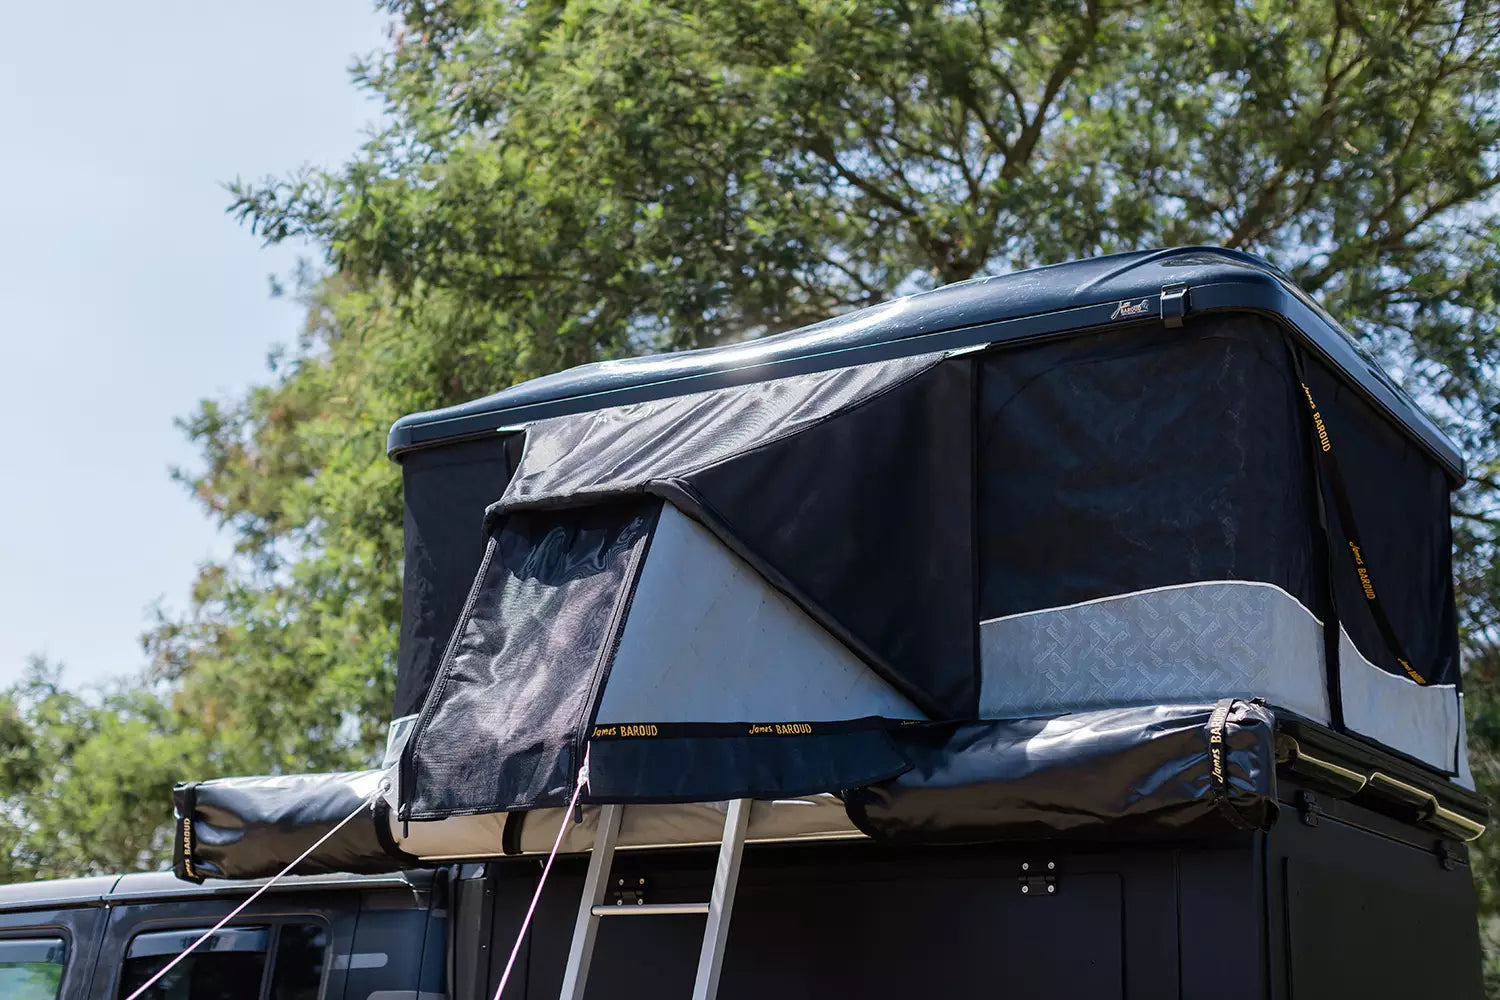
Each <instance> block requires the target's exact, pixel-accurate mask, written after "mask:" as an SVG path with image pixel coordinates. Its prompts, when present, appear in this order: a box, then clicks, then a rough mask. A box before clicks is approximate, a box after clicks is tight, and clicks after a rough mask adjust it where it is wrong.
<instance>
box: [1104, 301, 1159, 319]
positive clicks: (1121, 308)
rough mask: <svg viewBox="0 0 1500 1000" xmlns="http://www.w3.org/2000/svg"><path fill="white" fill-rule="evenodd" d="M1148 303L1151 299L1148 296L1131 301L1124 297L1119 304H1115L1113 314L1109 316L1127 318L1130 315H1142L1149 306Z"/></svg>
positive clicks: (1111, 317)
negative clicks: (1137, 300)
mask: <svg viewBox="0 0 1500 1000" xmlns="http://www.w3.org/2000/svg"><path fill="white" fill-rule="evenodd" d="M1150 305H1151V300H1150V299H1149V298H1144V299H1141V300H1140V301H1139V302H1132V301H1130V300H1129V299H1126V300H1125V301H1124V302H1121V303H1120V304H1119V305H1117V306H1115V311H1114V314H1113V315H1112V316H1110V317H1109V318H1110V319H1128V318H1129V317H1131V316H1144V315H1146V310H1147V309H1148V308H1149V307H1150Z"/></svg>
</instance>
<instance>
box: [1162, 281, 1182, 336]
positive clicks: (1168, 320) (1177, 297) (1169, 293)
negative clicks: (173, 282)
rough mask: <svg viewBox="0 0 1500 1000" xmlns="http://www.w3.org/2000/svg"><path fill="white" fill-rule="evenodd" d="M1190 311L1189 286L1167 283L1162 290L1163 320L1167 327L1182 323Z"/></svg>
mask: <svg viewBox="0 0 1500 1000" xmlns="http://www.w3.org/2000/svg"><path fill="white" fill-rule="evenodd" d="M1187 311H1188V286H1187V285H1167V286H1165V287H1163V288H1162V290H1161V322H1162V326H1165V327H1166V328H1167V329H1169V330H1171V329H1175V328H1177V327H1179V326H1181V325H1182V318H1183V317H1184V316H1186V315H1187Z"/></svg>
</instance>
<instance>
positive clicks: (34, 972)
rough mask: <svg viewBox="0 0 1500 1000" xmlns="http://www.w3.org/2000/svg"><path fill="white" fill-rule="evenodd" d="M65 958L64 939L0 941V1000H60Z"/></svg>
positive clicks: (11, 939) (12, 939)
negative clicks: (58, 995)
mask: <svg viewBox="0 0 1500 1000" xmlns="http://www.w3.org/2000/svg"><path fill="white" fill-rule="evenodd" d="M66 958H67V946H66V945H65V944H64V943H63V940H62V938H9V939H0V997H5V1000H57V994H58V991H59V990H60V989H61V987H62V974H63V963H64V962H65V961H66Z"/></svg>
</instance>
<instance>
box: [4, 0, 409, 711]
mask: <svg viewBox="0 0 1500 1000" xmlns="http://www.w3.org/2000/svg"><path fill="white" fill-rule="evenodd" d="M383 40H384V20H383V19H382V17H381V16H380V15H379V14H377V13H376V12H375V11H374V10H373V7H372V5H371V2H370V0H256V2H255V3H233V4H231V3H224V2H214V3H192V2H186V0H183V2H177V3H171V2H163V0H148V2H143V3H133V4H121V3H112V2H103V0H91V2H69V0H57V2H52V3H40V4H18V5H13V6H12V7H11V8H10V9H8V10H7V13H6V18H5V30H4V31H3V32H0V192H3V200H0V434H3V438H0V444H3V449H4V450H3V464H0V685H3V684H5V683H8V682H10V681H12V680H14V679H15V678H16V677H18V676H19V675H20V673H21V671H22V669H23V667H24V665H25V662H26V658H27V657H28V655H30V654H33V653H40V654H44V655H46V656H47V657H49V658H51V659H55V660H59V661H61V662H63V663H64V664H65V665H66V668H67V670H66V674H65V676H66V678H67V679H68V680H69V681H70V682H71V683H74V684H86V683H90V682H94V681H99V680H103V679H105V678H107V677H110V676H114V675H122V674H131V673H135V672H138V671H139V670H141V669H142V668H143V667H144V665H145V658H144V655H143V654H142V652H141V650H140V645H139V635H140V633H141V631H142V630H143V629H144V627H145V626H146V624H147V622H148V620H149V614H148V609H149V608H150V606H151V605H152V604H153V602H155V601H157V600H163V601H165V602H166V604H167V605H168V606H169V607H179V608H180V607H182V606H183V605H184V604H185V603H186V598H187V593H188V587H189V585H190V583H191V581H192V578H193V574H194V571H195V568H196V567H197V565H198V564H199V563H201V562H202V561H204V560H205V559H207V558H209V557H210V556H212V555H214V554H215V553H222V552H223V551H225V550H226V549H227V543H226V541H225V540H224V539H222V538H220V537H219V536H218V535H217V534H216V532H215V529H214V526H213V525H212V523H211V522H210V521H209V520H208V519H207V518H205V516H204V515H203V513H202V512H201V511H200V510H199V508H197V507H196V506H195V505H194V504H193V502H192V501H191V500H190V498H189V497H188V496H187V494H186V492H185V490H184V489H183V488H182V487H181V486H179V485H178V484H175V483H173V482H172V481H171V480H170V478H169V476H168V469H169V467H170V466H172V465H184V464H186V465H191V464H192V463H193V462H194V459H195V454H194V452H193V450H192V448H191V447H190V446H189V445H188V444H187V443H186V441H185V440H184V438H183V437H182V434H181V433H180V432H179V431H178V430H177V429H176V428H175V427H174V426H173V423H172V421H173V418H174V417H178V416H182V415H186V414H188V413H190V412H191V411H192V410H193V408H194V406H195V404H196V402H197V401H198V400H199V399H200V398H202V397H204V396H222V395H225V394H235V393H237V392H240V391H242V390H243V389H244V388H245V387H247V386H249V385H251V384H253V383H254V382H257V381H261V380H263V379H265V378H266V364H265V358H266V354H267V352H268V350H269V349H270V348H271V347H272V346H273V345H274V344H277V343H283V342H287V341H289V340H291V339H292V338H294V337H295V335H296V332H297V328H298V324H299V321H300V315H299V310H298V309H297V307H296V305H295V304H294V303H292V302H290V301H287V300H275V299H272V298H271V297H270V296H269V294H268V290H267V287H268V286H267V275H268V274H271V273H278V274H285V273H287V272H288V271H289V270H290V269H291V268H292V266H293V265H294V263H295V261H296V257H297V255H298V254H299V253H304V254H305V253H307V252H308V251H307V249H306V248H288V247H278V248H272V249H262V248H261V247H260V245H259V241H257V240H256V239H255V238H254V237H252V236H251V235H250V234H249V233H248V232H247V231H245V230H244V229H242V228H241V227H240V226H239V225H238V224H237V223H236V222H235V221H234V220H233V219H232V218H231V217H229V216H227V215H226V214H225V213H224V208H225V206H226V204H227V203H228V196H227V194H226V193H225V191H224V189H223V186H222V185H223V183H224V182H226V181H228V180H231V179H233V178H234V177H236V176H243V177H247V178H256V177H261V176H264V175H267V174H273V173H283V172H286V171H288V170H290V169H292V168H295V167H297V166H299V165H301V164H304V163H312V164H316V165H334V164H337V163H339V162H341V161H342V160H344V159H345V158H346V157H347V156H348V155H349V153H350V152H351V151H353V150H354V148H355V147H356V146H357V145H358V144H359V142H360V140H361V138H362V136H363V134H364V131H365V130H366V129H367V127H368V126H369V125H370V124H371V123H372V122H373V121H374V120H375V119H376V117H377V115H378V113H379V108H378V106H377V105H376V104H374V103H371V102H369V101H368V100H367V99H366V98H365V97H364V96H363V95H362V94H360V93H359V92H357V91H356V90H355V89H354V87H353V86H352V85H351V84H350V82H349V78H348V73H347V68H348V65H349V62H350V59H351V57H352V56H353V55H355V54H356V53H366V52H370V51H372V50H374V49H377V48H379V47H380V46H381V44H382V42H383Z"/></svg>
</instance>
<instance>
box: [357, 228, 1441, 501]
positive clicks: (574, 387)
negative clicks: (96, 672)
mask: <svg viewBox="0 0 1500 1000" xmlns="http://www.w3.org/2000/svg"><path fill="white" fill-rule="evenodd" d="M1176 286H1185V287H1186V289H1187V297H1186V300H1185V303H1184V306H1185V311H1186V313H1187V314H1188V315H1198V314H1201V313H1203V312H1208V311H1227V310H1252V311H1260V312H1264V313H1269V314H1273V315H1275V316H1277V317H1280V318H1281V319H1282V320H1284V321H1286V323H1287V324H1288V325H1290V326H1291V327H1292V328H1293V329H1295V330H1296V331H1297V332H1298V333H1300V334H1301V335H1302V339H1303V340H1304V341H1305V342H1306V343H1307V344H1308V345H1310V346H1311V347H1312V348H1313V349H1314V350H1315V352H1316V353H1318V354H1321V355H1322V356H1323V357H1324V359H1325V360H1327V361H1328V362H1330V363H1331V364H1332V365H1333V366H1334V367H1335V369H1336V370H1339V371H1341V372H1342V373H1343V374H1344V376H1345V377H1346V378H1347V379H1348V380H1349V381H1350V382H1351V383H1353V384H1354V385H1355V386H1356V387H1358V388H1360V389H1361V390H1363V392H1364V394H1365V395H1366V396H1367V397H1368V398H1369V399H1370V400H1371V401H1372V402H1374V403H1375V404H1376V405H1377V407H1378V408H1379V409H1381V410H1382V411H1384V412H1385V413H1386V415H1387V416H1388V417H1390V418H1391V419H1392V420H1394V421H1395V422H1396V423H1397V425H1398V426H1400V427H1402V428H1404V429H1405V431H1406V432H1407V434H1409V435H1410V436H1411V437H1413V438H1415V439H1416V440H1417V441H1418V442H1419V443H1420V444H1422V445H1423V446H1424V447H1425V448H1426V450H1427V451H1428V452H1429V453H1430V454H1432V455H1433V457H1434V458H1436V459H1437V460H1438V461H1439V462H1440V463H1441V464H1442V465H1444V466H1445V467H1446V468H1447V469H1448V471H1449V473H1450V474H1451V475H1452V476H1453V478H1454V479H1455V480H1456V481H1461V480H1462V479H1463V475H1464V472H1463V457H1462V455H1461V454H1460V452H1459V450H1458V448H1457V447H1456V446H1455V445H1454V444H1453V442H1452V441H1450V440H1449V439H1448V438H1447V436H1446V435H1444V433H1443V432H1442V431H1441V430H1440V429H1439V428H1438V427H1437V425H1436V424H1434V423H1433V422H1432V420H1431V419H1430V418H1429V417H1427V415H1426V414H1425V413H1423V412H1422V411H1421V409H1420V408H1419V407H1418V406H1417V405H1416V403H1414V402H1413V401H1412V400H1411V398H1410V397H1409V396H1407V395H1406V393H1405V392H1403V391H1402V390H1401V389H1400V388H1399V387H1398V386H1396V384H1395V383H1394V382H1393V381H1392V380H1391V379H1390V377H1389V376H1387V375H1386V374H1385V373H1384V372H1383V371H1381V370H1380V368H1379V367H1378V366H1377V365H1376V364H1375V363H1374V362H1373V361H1371V359H1369V358H1368V357H1366V356H1365V355H1364V354H1363V353H1362V352H1361V350H1360V349H1359V348H1358V347H1356V346H1355V342H1354V340H1353V338H1352V337H1350V336H1349V335H1348V334H1347V333H1346V332H1345V331H1344V330H1343V329H1342V328H1341V327H1340V326H1339V325H1338V323H1337V322H1336V321H1334V320H1333V318H1332V317H1330V316H1329V315H1328V314H1327V313H1326V312H1325V311H1324V310H1323V309H1322V308H1321V307H1320V306H1318V304H1317V303H1316V302H1314V301H1313V299H1312V298H1311V297H1309V296H1308V295H1307V294H1306V293H1305V292H1303V291H1302V290H1301V289H1300V288H1297V287H1296V285H1294V284H1293V283H1292V281H1291V280H1290V279H1289V278H1288V277H1287V276H1286V275H1285V274H1283V273H1282V272H1281V271H1279V270H1278V269H1277V268H1275V267H1274V266H1272V265H1271V264H1269V263H1268V262H1266V261H1265V260H1262V259H1261V258H1259V257H1256V256H1253V255H1251V254H1246V253H1241V252H1238V251H1234V250H1225V249H1221V248H1218V247H1176V248H1172V249H1165V250H1142V251H1135V252H1131V253H1120V254H1110V255H1107V256H1102V257H1094V258H1089V259H1086V260H1077V261H1071V262H1068V263H1064V264H1053V265H1049V266H1046V267H1038V268H1033V269H1031V270H1026V271H1017V272H1014V273H1011V274H1004V275H997V276H993V277H982V278H975V279H972V280H970V281H964V282H960V283H958V284H953V285H947V286H944V287H942V288H938V289H934V290H933V291H930V292H923V293H921V294H918V295H911V296H907V297H905V298H900V299H895V300H893V301H890V302H886V303H882V304H880V305H876V306H871V307H869V308H867V309H861V310H858V311H856V312H851V313H848V314H846V315H843V316H838V317H835V318H833V319H830V320H826V321H824V322H822V323H817V324H814V325H812V326H808V327H803V328H802V329H799V330H792V331H790V332H787V333H782V334H778V335H776V336H772V337H764V338H761V339H757V340H748V341H744V342H741V343H735V344H726V345H723V346H719V347H711V348H705V349H702V350H695V351H678V352H674V353H668V354H654V355H646V356H641V357H632V358H624V359H620V360H614V361H601V362H596V363H594V364H588V365H582V366H579V367H577V368H572V369H569V370H567V371H563V372H557V373H555V374H552V375H544V376H542V377H541V378H535V379H531V380H530V381H527V382H522V383H520V384H518V385H513V386H511V387H509V388H507V389H503V390H501V391H499V392H497V393H494V394H492V395H489V396H485V397H483V398H481V399H476V400H473V401H471V402H467V403H462V404H459V405H457V406H450V407H446V408H444V409H440V410H429V411H427V412H424V413H414V414H410V415H408V416H404V417H402V418H401V419H400V420H397V421H396V423H395V425H394V426H392V428H391V432H390V436H389V438H388V439H387V451H388V453H389V454H390V455H391V456H392V457H393V458H398V457H399V456H400V455H402V454H403V453H406V452H409V451H412V450H415V449H418V448H424V447H428V446H431V445H438V444H442V443H446V442H450V441H454V440H463V439H468V438H473V437H477V436H482V435H484V434H489V433H494V432H495V431H497V430H506V429H511V428H515V427H517V426H519V425H523V424H526V423H530V422H532V421H535V420H539V419H544V418H547V417H553V416H561V415H564V414H567V413H577V412H583V411H587V410H593V409H598V408H601V407H605V406H618V405H622V404H625V403H634V402H641V401H643V400H646V399H659V398H662V397H666V396H675V395H680V394H684V393H688V392H699V391H703V390H706V389H714V388H720V387H723V386H727V385H735V384H741V383H745V382H755V381H763V380H766V379H770V378H780V377H783V376H786V375H796V374H801V373H803V372H808V371H822V370H827V369H830V368H838V367H843V366H846V365H852V364H863V363H867V362H871V361H880V360H886V359H889V358H893V357H902V356H906V355H911V354H918V353H928V352H932V351H941V350H957V349H961V348H964V347H973V346H979V345H983V344H997V343H1003V342H1012V341H1019V340H1026V339H1032V338H1037V337H1044V336H1054V335H1057V334H1060V333H1066V332H1071V331H1082V330H1085V329H1091V328H1092V329H1097V328H1099V327H1102V326H1108V325H1109V324H1110V323H1112V322H1118V323H1120V325H1121V327H1122V329H1123V328H1124V327H1125V326H1126V325H1130V324H1127V323H1125V322H1121V319H1122V318H1121V315H1120V312H1119V311H1118V309H1119V307H1121V306H1124V305H1126V304H1129V305H1131V306H1132V307H1133V308H1132V309H1131V311H1130V312H1128V313H1125V314H1124V315H1125V318H1126V319H1130V318H1136V319H1139V320H1148V321H1155V320H1158V319H1159V318H1160V317H1161V309H1162V303H1161V299H1160V296H1161V292H1162V290H1163V289H1164V288H1169V287H1176ZM1143 306H1144V308H1142V307H1143Z"/></svg>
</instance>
